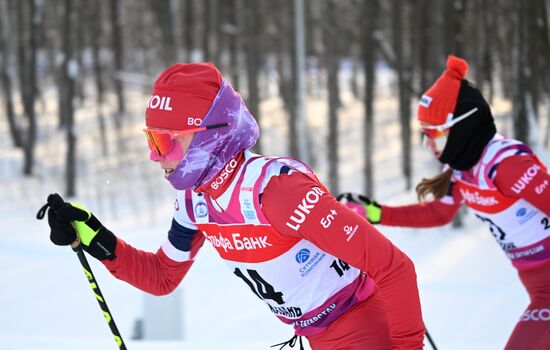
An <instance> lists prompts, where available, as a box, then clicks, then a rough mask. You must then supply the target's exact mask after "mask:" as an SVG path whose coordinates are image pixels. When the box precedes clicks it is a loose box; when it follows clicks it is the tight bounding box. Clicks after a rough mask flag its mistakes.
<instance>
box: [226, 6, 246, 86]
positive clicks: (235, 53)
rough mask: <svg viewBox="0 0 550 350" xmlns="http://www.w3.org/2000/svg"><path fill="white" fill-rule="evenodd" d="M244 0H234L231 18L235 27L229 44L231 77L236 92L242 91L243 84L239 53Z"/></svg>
mask: <svg viewBox="0 0 550 350" xmlns="http://www.w3.org/2000/svg"><path fill="white" fill-rule="evenodd" d="M242 8H243V4H242V0H232V3H231V7H230V13H229V17H230V18H231V25H232V26H233V33H232V34H233V35H231V37H230V39H229V40H230V42H229V61H230V63H229V67H230V71H229V75H230V76H231V84H232V85H233V87H234V88H235V90H236V91H240V89H239V87H240V84H241V79H240V74H239V73H240V69H239V67H240V65H239V63H240V61H239V53H240V52H241V47H242V43H241V36H242V33H243V23H242V19H241V16H240V14H241V13H242Z"/></svg>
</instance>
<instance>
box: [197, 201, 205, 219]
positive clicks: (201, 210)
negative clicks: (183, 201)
mask: <svg viewBox="0 0 550 350" xmlns="http://www.w3.org/2000/svg"><path fill="white" fill-rule="evenodd" d="M195 216H196V217H198V218H204V217H206V216H208V207H207V206H206V203H205V202H198V203H197V204H196V205H195Z"/></svg>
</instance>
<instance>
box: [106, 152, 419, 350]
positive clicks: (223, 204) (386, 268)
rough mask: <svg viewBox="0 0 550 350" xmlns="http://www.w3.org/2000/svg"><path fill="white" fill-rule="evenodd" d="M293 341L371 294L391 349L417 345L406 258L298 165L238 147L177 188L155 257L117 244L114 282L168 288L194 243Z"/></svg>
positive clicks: (111, 265) (156, 290)
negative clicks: (203, 178)
mask: <svg viewBox="0 0 550 350" xmlns="http://www.w3.org/2000/svg"><path fill="white" fill-rule="evenodd" d="M205 240H206V241H208V242H210V244H212V245H213V247H214V248H215V249H216V250H217V252H218V253H219V255H220V257H221V258H222V259H223V260H224V261H225V262H226V263H227V265H228V266H229V268H230V270H231V271H232V272H233V273H234V274H235V275H236V276H237V277H238V278H240V279H241V280H242V281H243V282H244V283H246V284H247V285H248V286H249V287H250V289H251V291H252V292H253V293H254V294H255V295H256V296H257V297H259V298H260V299H262V300H263V301H264V302H265V303H266V304H267V305H268V307H269V309H270V310H271V311H272V312H273V313H274V314H275V315H276V316H277V317H278V318H279V319H280V320H281V321H283V322H285V323H288V324H292V325H293V326H294V329H295V332H296V334H298V335H306V336H307V335H314V334H319V333H321V332H322V331H323V330H324V329H326V328H327V327H328V326H329V325H330V324H331V323H332V322H334V321H335V320H336V319H338V318H339V317H340V316H341V315H342V314H345V313H346V311H347V310H349V309H350V308H352V307H353V306H354V305H356V304H357V303H359V302H361V301H363V300H366V299H367V298H368V297H369V296H370V295H371V294H372V293H373V292H374V290H375V288H376V289H377V292H378V294H379V296H380V298H381V299H382V301H383V303H384V307H385V310H386V315H387V319H388V323H389V325H390V331H391V337H392V341H393V344H394V349H419V348H421V347H422V342H423V335H424V326H423V322H422V317H421V311H420V302H419V297H418V290H417V285H416V275H415V271H414V266H413V264H412V262H411V261H410V259H409V258H408V257H407V256H406V255H405V254H404V253H403V252H401V251H400V250H399V249H398V248H396V247H395V246H394V245H393V244H392V243H391V242H390V241H389V240H388V239H386V238H385V237H384V236H383V235H382V234H381V233H380V232H378V230H377V229H375V228H374V227H373V226H372V225H370V224H369V223H368V222H367V221H366V220H365V219H364V218H362V217H360V216H359V215H357V214H356V213H355V212H353V211H352V210H350V209H348V208H347V207H346V206H344V205H342V204H340V203H339V202H338V201H336V199H335V198H334V197H333V196H332V195H330V193H329V192H328V191H327V189H326V188H325V187H324V186H323V185H322V184H321V183H320V182H319V181H318V180H317V178H316V177H315V175H314V174H313V172H311V170H309V168H307V167H306V166H305V165H304V164H303V163H300V162H298V161H296V160H293V159H288V158H270V157H263V156H258V155H255V154H253V153H251V152H249V151H244V152H243V153H241V154H239V155H238V156H237V157H235V158H234V159H232V160H231V161H230V162H228V163H227V165H226V166H225V168H224V169H222V171H221V172H220V173H219V174H218V175H217V176H215V177H214V178H213V180H211V181H210V182H209V183H207V184H204V185H203V186H201V187H200V188H199V189H197V190H196V191H195V192H193V191H180V192H178V193H177V198H176V201H175V213H174V219H173V221H172V228H171V229H170V231H169V233H168V237H167V239H166V241H165V242H164V243H163V245H162V247H161V248H160V249H159V250H158V251H157V252H156V253H154V254H153V253H147V252H143V251H140V250H137V249H135V248H133V247H130V246H129V245H128V244H126V243H125V242H124V241H122V240H120V239H119V240H118V241H117V247H116V255H117V258H116V259H114V260H113V261H105V262H104V263H105V265H106V266H107V268H108V269H109V270H110V271H111V272H112V274H113V275H115V276H116V277H117V278H119V279H122V280H124V281H127V282H128V283H131V284H132V285H134V286H136V287H138V288H140V289H142V290H145V291H147V292H150V293H153V294H165V293H168V292H170V291H172V290H173V289H174V288H175V287H176V286H177V285H178V284H179V283H180V281H181V280H182V278H183V277H184V276H185V274H186V272H187V271H188V270H189V268H190V267H191V265H192V264H193V259H194V258H195V256H196V254H197V251H198V250H199V248H200V247H201V245H202V244H203V242H204V241H205Z"/></svg>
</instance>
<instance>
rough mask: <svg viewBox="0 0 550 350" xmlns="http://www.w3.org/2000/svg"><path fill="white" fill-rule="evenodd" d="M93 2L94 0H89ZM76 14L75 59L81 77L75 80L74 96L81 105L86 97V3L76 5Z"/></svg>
mask: <svg viewBox="0 0 550 350" xmlns="http://www.w3.org/2000/svg"><path fill="white" fill-rule="evenodd" d="M91 2H94V1H91ZM75 16H76V23H80V25H78V26H75V27H76V28H75V32H76V41H75V48H74V49H75V53H74V56H75V61H76V63H77V67H78V69H79V71H80V72H82V75H81V77H82V79H78V80H76V81H75V96H76V97H77V101H78V105H79V106H80V107H82V106H83V105H84V100H85V98H86V93H85V91H84V89H85V87H84V84H85V81H84V73H85V71H84V49H85V48H86V47H87V46H88V45H87V37H86V26H85V25H84V23H85V18H86V5H85V4H80V6H76V11H75Z"/></svg>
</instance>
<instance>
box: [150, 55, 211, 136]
mask: <svg viewBox="0 0 550 350" xmlns="http://www.w3.org/2000/svg"><path fill="white" fill-rule="evenodd" d="M220 86H221V74H220V72H219V71H218V70H217V69H216V67H215V66H214V65H213V64H212V63H189V64H175V65H173V66H171V67H170V68H168V69H167V70H165V71H164V72H163V73H162V74H161V75H160V76H159V77H158V78H157V80H156V81H155V86H154V89H153V94H152V95H151V97H150V98H149V101H147V109H146V112H145V113H146V114H145V124H146V125H147V127H150V128H162V129H171V130H187V129H192V128H196V127H198V126H199V125H200V124H201V123H202V120H203V119H204V117H205V116H206V113H207V112H208V110H209V109H210V105H211V104H212V101H214V98H215V97H216V95H217V93H218V90H219V89H220Z"/></svg>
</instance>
